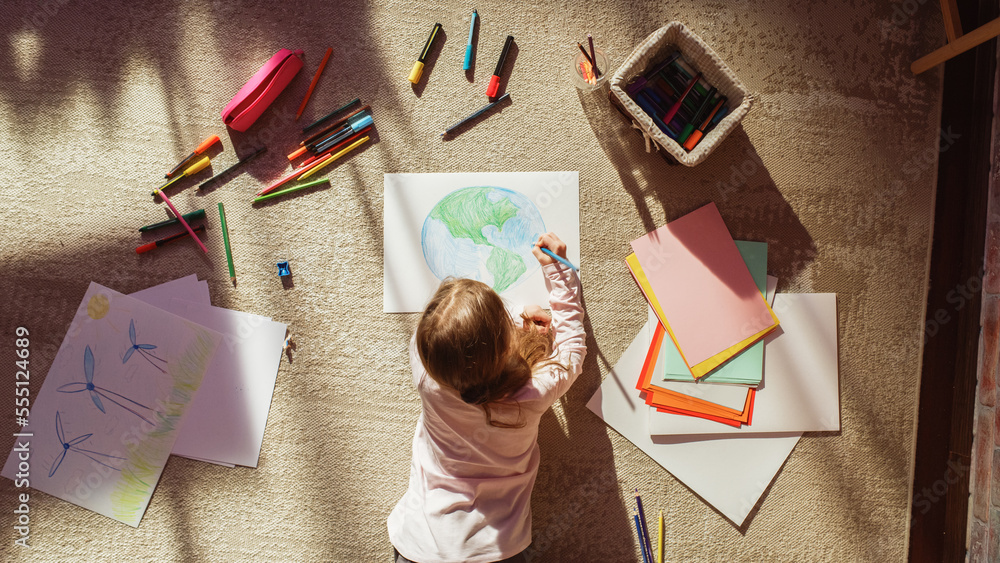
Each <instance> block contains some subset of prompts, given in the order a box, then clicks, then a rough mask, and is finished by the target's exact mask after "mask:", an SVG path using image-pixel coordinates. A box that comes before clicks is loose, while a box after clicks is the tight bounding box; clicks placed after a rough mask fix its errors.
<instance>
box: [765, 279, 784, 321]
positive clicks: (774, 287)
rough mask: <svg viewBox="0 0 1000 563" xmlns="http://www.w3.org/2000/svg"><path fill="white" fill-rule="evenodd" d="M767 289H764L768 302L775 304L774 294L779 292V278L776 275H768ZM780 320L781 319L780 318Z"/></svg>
mask: <svg viewBox="0 0 1000 563" xmlns="http://www.w3.org/2000/svg"><path fill="white" fill-rule="evenodd" d="M766 287H767V289H766V290H765V291H764V295H766V296H767V303H768V305H771V306H772V308H773V306H774V294H775V293H777V292H778V278H776V277H774V276H767V285H766ZM779 320H780V319H779Z"/></svg>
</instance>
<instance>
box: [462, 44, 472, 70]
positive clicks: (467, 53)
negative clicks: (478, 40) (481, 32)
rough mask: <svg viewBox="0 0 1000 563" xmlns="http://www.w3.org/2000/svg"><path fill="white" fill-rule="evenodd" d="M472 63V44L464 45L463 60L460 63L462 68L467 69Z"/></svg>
mask: <svg viewBox="0 0 1000 563" xmlns="http://www.w3.org/2000/svg"><path fill="white" fill-rule="evenodd" d="M471 65H472V45H466V46H465V61H464V62H463V63H462V70H469V67H470V66H471Z"/></svg>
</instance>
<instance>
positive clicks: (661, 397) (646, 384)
mask: <svg viewBox="0 0 1000 563" xmlns="http://www.w3.org/2000/svg"><path fill="white" fill-rule="evenodd" d="M665 334H666V329H665V328H664V327H663V325H662V324H659V323H657V327H656V330H655V331H654V333H653V338H652V341H651V342H650V347H649V351H648V352H647V354H646V360H645V362H644V363H643V367H642V371H641V372H640V374H639V380H638V381H637V382H636V389H638V390H639V391H643V392H644V393H645V394H646V397H645V402H646V404H647V405H650V406H653V407H656V409H657V410H659V411H662V412H670V413H673V414H679V415H686V416H696V417H699V418H705V419H708V420H713V421H715V422H721V423H722V424H727V425H730V426H734V427H739V426H740V425H742V424H749V422H750V420H751V417H752V413H753V402H754V397H755V395H756V393H755V390H754V389H750V390H749V391H748V392H747V399H746V403H745V404H744V406H743V410H742V411H737V410H735V409H730V408H727V407H723V406H721V405H717V404H715V403H711V402H709V401H705V400H702V399H696V398H694V397H690V396H688V395H684V394H683V393H678V392H676V391H672V390H669V389H665V388H663V387H659V386H657V385H654V384H653V383H652V374H653V372H654V371H655V369H654V368H655V365H656V358H657V356H658V355H659V351H660V347H661V346H662V345H663V338H664V335H665Z"/></svg>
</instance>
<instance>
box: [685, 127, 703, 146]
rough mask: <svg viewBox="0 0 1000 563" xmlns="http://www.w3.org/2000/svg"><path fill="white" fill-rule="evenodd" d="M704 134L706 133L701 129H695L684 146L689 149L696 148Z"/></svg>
mask: <svg viewBox="0 0 1000 563" xmlns="http://www.w3.org/2000/svg"><path fill="white" fill-rule="evenodd" d="M702 135H704V133H702V132H701V131H699V130H695V131H694V132H693V133H691V136H690V137H688V138H687V140H686V141H684V148H686V149H687V150H689V151H691V150H694V147H695V145H697V144H698V141H700V140H701V137H702Z"/></svg>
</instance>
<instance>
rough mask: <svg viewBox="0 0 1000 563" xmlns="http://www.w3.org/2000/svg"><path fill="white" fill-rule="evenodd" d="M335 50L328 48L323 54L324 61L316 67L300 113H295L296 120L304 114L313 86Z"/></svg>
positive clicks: (300, 107)
mask: <svg viewBox="0 0 1000 563" xmlns="http://www.w3.org/2000/svg"><path fill="white" fill-rule="evenodd" d="M332 52H333V49H332V48H331V47H327V48H326V54H325V55H323V62H321V63H319V68H318V69H316V74H314V75H313V79H312V82H310V83H309V89H308V90H306V97H305V98H302V105H301V106H299V111H298V113H296V114H295V121H298V120H299V117H301V116H302V111H303V110H304V109H306V104H308V103H309V97H310V96H312V93H313V88H315V87H316V83H317V82H319V76H320V75H321V74H323V69H324V68H326V61H328V60H330V53H332Z"/></svg>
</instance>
